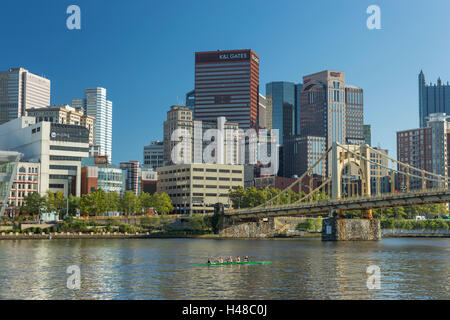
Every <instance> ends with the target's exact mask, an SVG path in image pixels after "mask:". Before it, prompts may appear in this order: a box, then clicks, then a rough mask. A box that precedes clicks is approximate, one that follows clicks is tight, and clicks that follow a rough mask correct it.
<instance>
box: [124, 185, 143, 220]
mask: <svg viewBox="0 0 450 320" xmlns="http://www.w3.org/2000/svg"><path fill="white" fill-rule="evenodd" d="M119 206H120V208H121V209H122V210H123V212H125V213H126V214H127V215H130V214H133V213H135V212H136V211H139V207H140V203H139V198H138V197H137V196H136V195H135V194H134V193H133V191H130V190H127V191H125V193H124V194H123V195H122V197H121V198H120V205H119Z"/></svg>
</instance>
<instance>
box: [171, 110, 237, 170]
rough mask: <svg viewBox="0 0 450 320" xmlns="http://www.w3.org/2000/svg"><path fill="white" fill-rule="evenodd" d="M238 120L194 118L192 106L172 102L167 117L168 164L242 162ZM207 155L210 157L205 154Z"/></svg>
mask: <svg viewBox="0 0 450 320" xmlns="http://www.w3.org/2000/svg"><path fill="white" fill-rule="evenodd" d="M238 129H239V127H238V124H237V123H235V122H229V121H227V120H226V118H225V117H219V118H217V119H216V120H208V121H199V120H193V118H192V110H190V109H189V108H188V107H185V106H172V107H171V108H170V111H168V112H167V120H166V121H164V144H163V146H164V165H171V164H174V163H178V164H180V163H217V164H238V163H239V148H238V147H239V139H238V138H239V132H238ZM205 156H206V157H207V158H205Z"/></svg>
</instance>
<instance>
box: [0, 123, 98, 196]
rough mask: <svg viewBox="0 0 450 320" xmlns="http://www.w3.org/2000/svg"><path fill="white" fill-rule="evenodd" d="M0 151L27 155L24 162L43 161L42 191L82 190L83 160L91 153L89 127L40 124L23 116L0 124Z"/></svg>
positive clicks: (78, 193) (75, 192)
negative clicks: (11, 151)
mask: <svg viewBox="0 0 450 320" xmlns="http://www.w3.org/2000/svg"><path fill="white" fill-rule="evenodd" d="M0 150H14V151H18V152H21V153H23V154H24V157H23V159H22V161H30V162H39V163H40V194H41V195H44V194H45V192H46V191H47V190H50V191H52V192H56V191H63V192H64V195H65V196H67V195H68V191H69V183H71V184H70V192H71V193H72V194H74V195H76V196H79V195H80V191H81V159H82V158H85V157H88V155H89V130H88V129H87V128H85V127H83V126H77V125H68V124H59V123H51V122H45V121H44V122H39V123H36V118H34V117H21V118H18V119H14V120H11V121H9V122H7V123H4V124H2V125H0Z"/></svg>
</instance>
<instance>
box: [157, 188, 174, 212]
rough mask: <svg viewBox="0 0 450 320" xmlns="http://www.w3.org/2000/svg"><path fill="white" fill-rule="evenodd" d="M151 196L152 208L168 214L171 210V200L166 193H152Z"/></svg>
mask: <svg viewBox="0 0 450 320" xmlns="http://www.w3.org/2000/svg"><path fill="white" fill-rule="evenodd" d="M153 197H154V198H155V200H154V201H155V202H154V203H155V204H154V208H155V210H156V211H158V213H161V214H168V213H169V212H171V211H172V210H173V205H172V200H171V199H170V197H169V195H168V194H167V193H165V192H162V193H154V194H153Z"/></svg>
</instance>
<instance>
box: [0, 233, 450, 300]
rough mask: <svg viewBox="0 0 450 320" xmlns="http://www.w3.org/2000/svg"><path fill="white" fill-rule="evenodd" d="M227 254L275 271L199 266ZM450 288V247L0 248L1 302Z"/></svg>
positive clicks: (55, 243) (442, 295) (388, 295)
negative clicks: (72, 279)
mask: <svg viewBox="0 0 450 320" xmlns="http://www.w3.org/2000/svg"><path fill="white" fill-rule="evenodd" d="M218 255H222V256H230V255H231V256H238V255H239V256H244V255H249V256H250V258H251V260H258V261H272V263H271V264H263V265H229V266H195V265H194V264H196V263H204V262H205V261H206V259H207V257H208V256H215V257H217V256H218ZM72 265H76V266H79V268H80V275H81V277H80V279H81V287H80V289H78V290H77V289H69V288H67V279H68V277H69V276H70V274H68V273H67V272H66V271H67V268H68V267H69V266H72ZM371 265H375V266H378V267H379V270H380V277H379V278H378V279H379V280H380V281H379V282H377V281H376V278H374V277H372V278H370V281H369V284H372V286H371V287H374V286H375V288H373V289H368V286H367V282H368V278H369V277H370V276H371V274H368V273H367V268H368V267H369V266H371ZM375 276H376V275H375ZM374 279H375V281H373V280H374ZM449 279H450V239H419V238H408V239H405V238H396V239H394V238H386V239H383V240H382V241H380V242H322V241H320V240H319V239H295V240H294V239H283V240H215V239H114V240H110V239H109V240H90V239H85V240H2V241H0V299H450V280H449ZM378 285H379V286H378Z"/></svg>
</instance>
